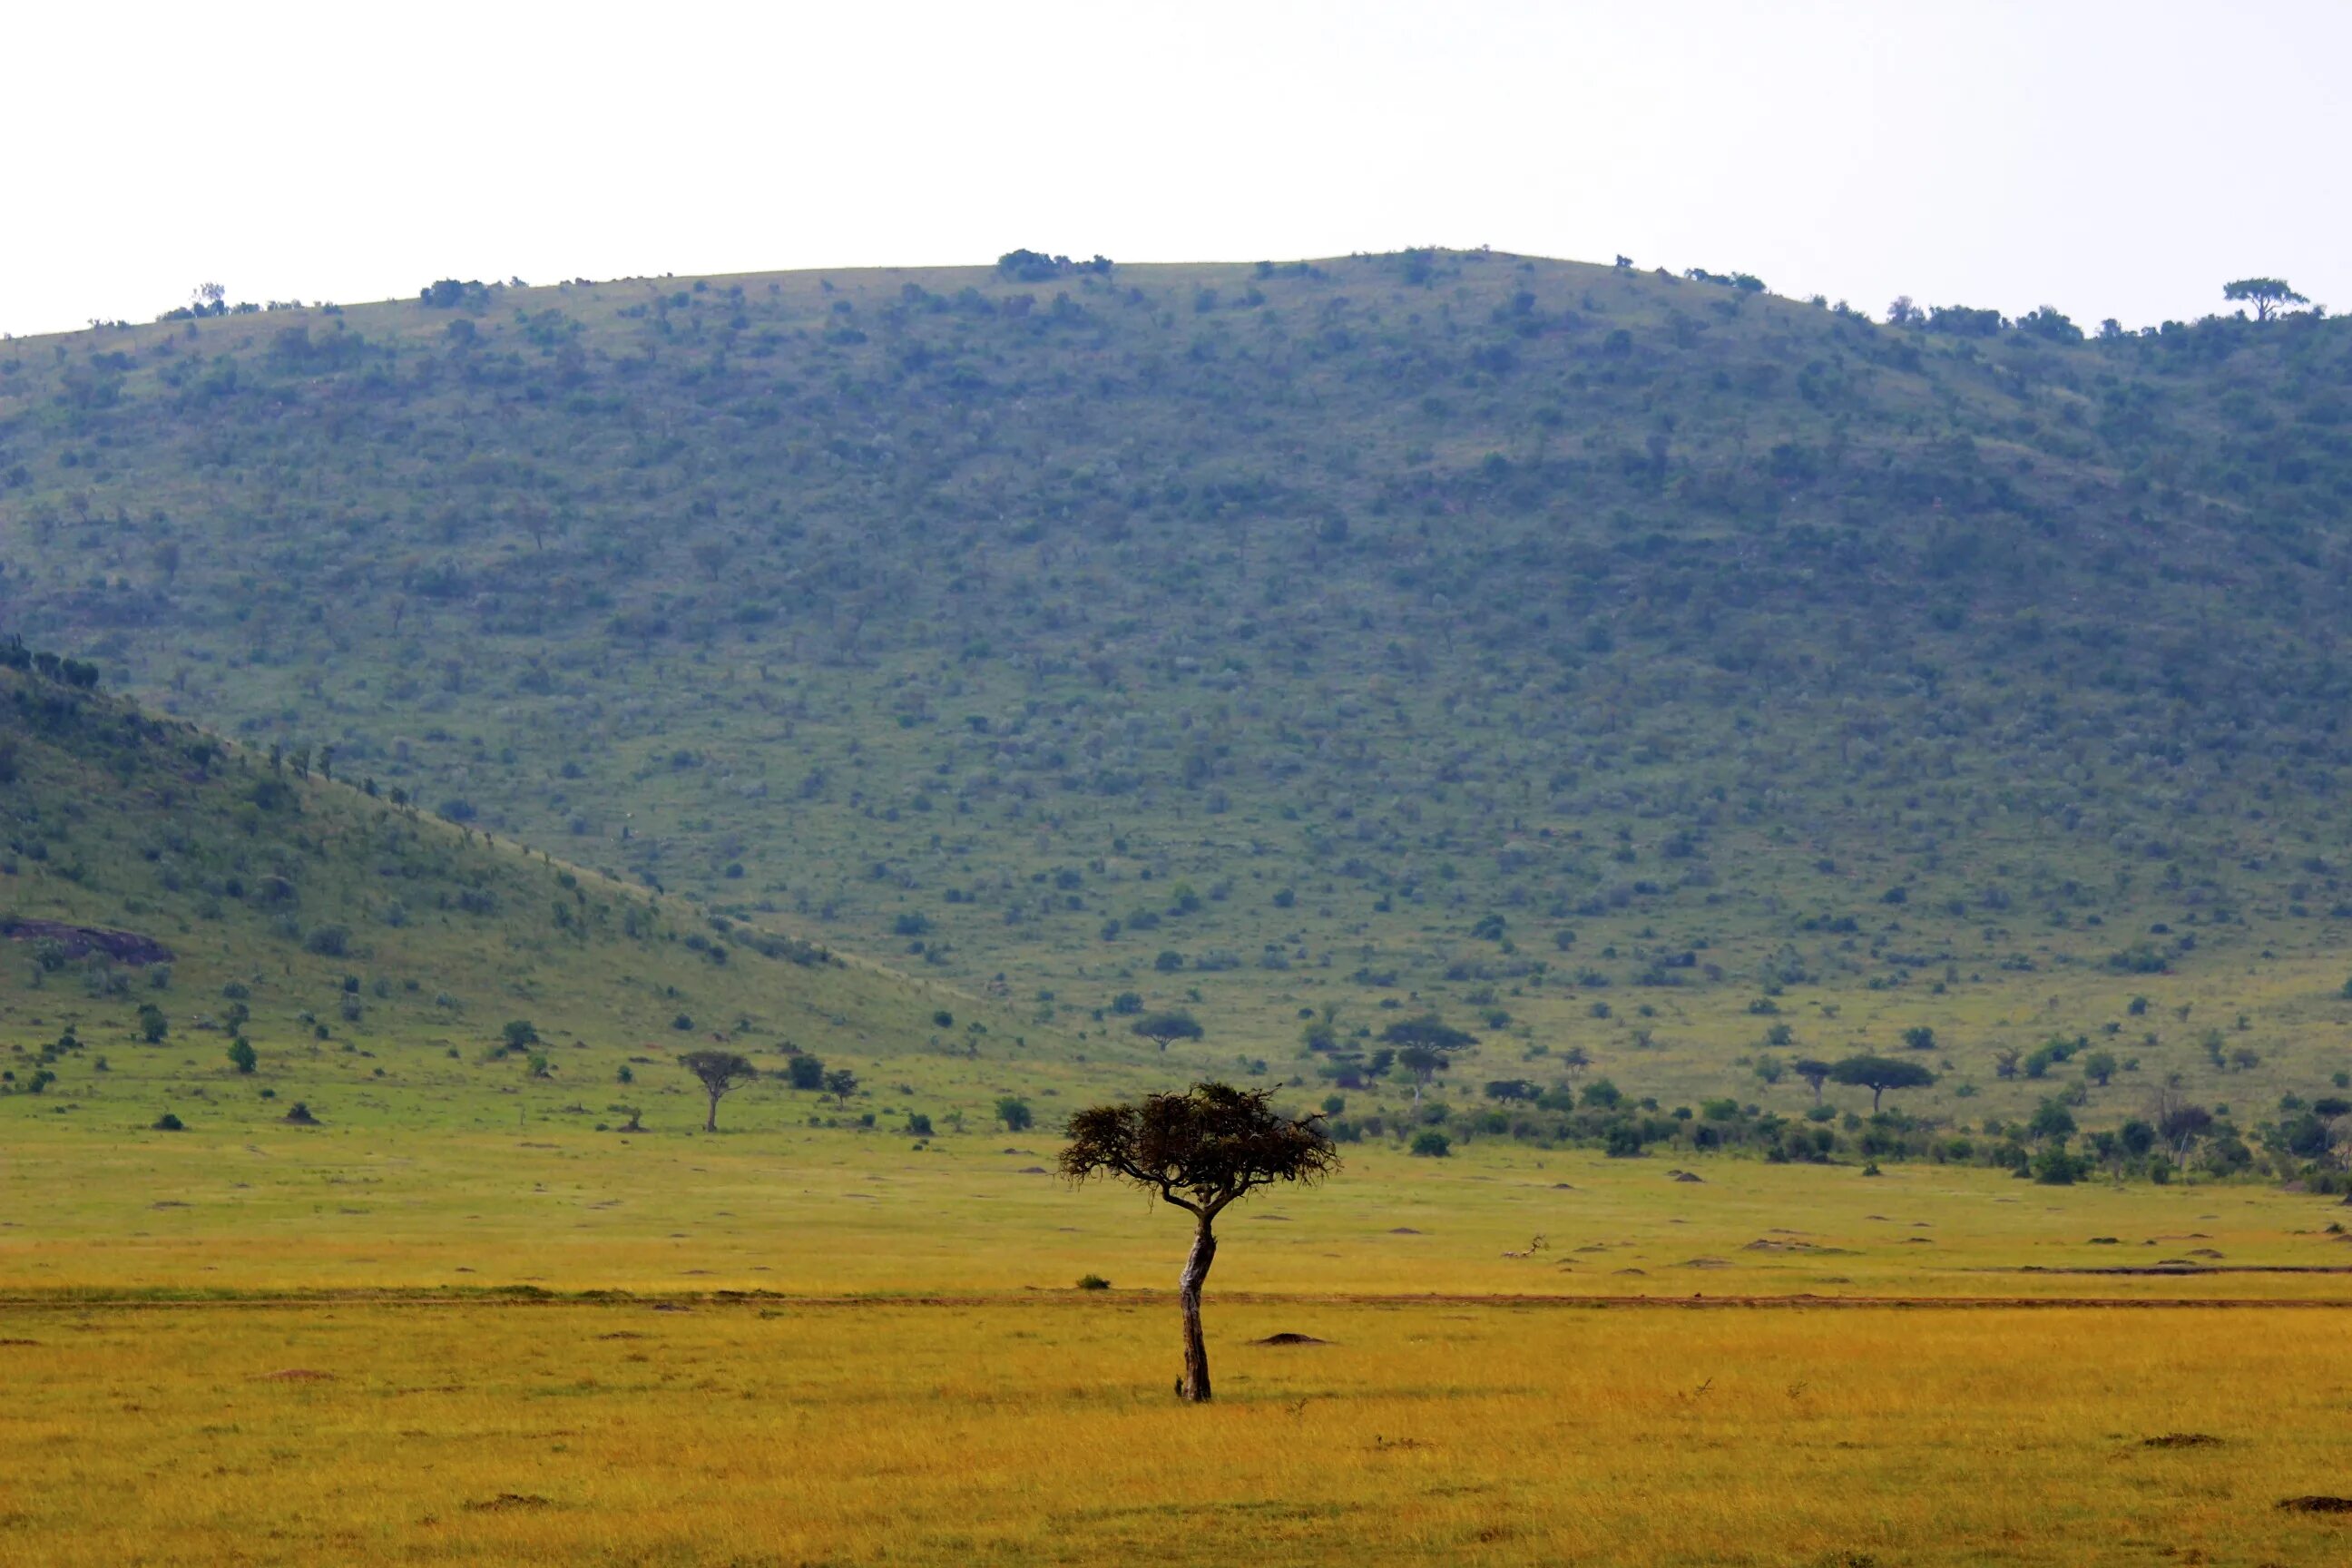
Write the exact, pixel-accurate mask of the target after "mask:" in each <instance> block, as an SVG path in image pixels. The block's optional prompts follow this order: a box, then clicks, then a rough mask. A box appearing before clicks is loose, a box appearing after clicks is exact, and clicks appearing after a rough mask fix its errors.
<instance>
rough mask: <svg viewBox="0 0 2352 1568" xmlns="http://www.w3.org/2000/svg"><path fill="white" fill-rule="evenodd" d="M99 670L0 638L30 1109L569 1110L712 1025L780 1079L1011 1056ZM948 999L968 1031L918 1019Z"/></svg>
mask: <svg viewBox="0 0 2352 1568" xmlns="http://www.w3.org/2000/svg"><path fill="white" fill-rule="evenodd" d="M95 674H96V671H95V670H94V668H90V667H88V666H83V665H79V664H78V663H73V662H62V663H61V662H59V661H57V660H54V659H47V658H44V659H41V660H39V662H38V663H36V662H35V660H34V659H33V658H31V657H30V656H27V655H26V653H25V652H24V650H23V649H22V647H21V646H20V645H16V644H13V643H11V644H5V645H0V900H5V901H0V1042H5V1044H0V1049H5V1052H6V1053H7V1056H6V1059H5V1061H0V1073H5V1078H0V1090H5V1092H6V1093H8V1094H11V1095H16V1096H22V1097H31V1096H40V1097H41V1098H40V1099H37V1100H34V1099H29V1098H27V1099H25V1100H21V1101H20V1107H19V1108H20V1111H21V1112H22V1113H24V1114H37V1113H40V1112H46V1111H55V1112H56V1113H58V1114H68V1113H70V1112H73V1111H81V1110H97V1109H100V1108H101V1107H102V1106H103V1105H105V1104H107V1103H110V1102H122V1101H126V1100H127V1101H128V1102H129V1103H130V1104H131V1105H132V1106H133V1107H135V1108H138V1109H140V1110H143V1114H144V1115H145V1116H147V1117H152V1116H154V1115H155V1114H156V1113H157V1110H158V1109H159V1108H160V1107H161V1106H163V1105H178V1106H180V1107H181V1108H182V1109H184V1110H187V1109H188V1102H189V1097H191V1096H193V1097H194V1100H199V1101H205V1102H208V1103H207V1105H206V1113H207V1116H208V1119H210V1120H213V1121H218V1120H220V1119H221V1118H223V1117H234V1118H236V1119H241V1120H243V1121H257V1120H271V1119H275V1118H277V1117H279V1116H281V1115H282V1114H283V1113H284V1112H285V1111H286V1110H288V1109H289V1104H290V1102H291V1101H292V1100H296V1099H299V1100H302V1102H303V1103H304V1104H305V1105H306V1106H308V1107H312V1108H315V1109H313V1110H312V1114H314V1115H318V1114H322V1113H323V1114H326V1115H330V1116H331V1117H333V1118H334V1119H335V1121H337V1123H338V1124H341V1125H352V1124H367V1123H371V1122H380V1123H383V1124H394V1123H403V1122H406V1123H415V1124H443V1123H454V1124H456V1125H470V1124H473V1123H475V1122H478V1121H481V1120H482V1119H484V1118H486V1117H487V1118H489V1119H490V1120H491V1122H492V1124H494V1125H495V1124H498V1123H499V1122H500V1121H503V1122H504V1123H505V1124H508V1125H511V1122H512V1119H513V1117H514V1116H515V1115H516V1113H517V1109H518V1107H517V1106H516V1104H514V1103H513V1102H510V1101H502V1100H501V1099H500V1098H499V1097H502V1096H509V1095H513V1094H517V1093H519V1092H526V1091H527V1093H528V1097H529V1098H528V1100H527V1101H526V1103H527V1104H528V1105H529V1106H530V1108H531V1109H534V1110H538V1111H540V1112H541V1113H551V1112H556V1111H562V1112H565V1113H568V1114H571V1115H573V1116H581V1117H586V1116H593V1115H604V1114H608V1113H611V1112H614V1110H616V1109H617V1108H616V1106H615V1105H614V1104H609V1103H608V1102H637V1103H640V1104H644V1105H650V1104H652V1103H653V1102H652V1100H648V1099H646V1097H647V1096H663V1095H671V1094H679V1093H684V1094H687V1095H688V1096H689V1098H691V1097H692V1096H693V1095H694V1093H695V1086H694V1084H693V1082H692V1080H691V1079H689V1078H688V1075H686V1074H685V1073H684V1072H682V1071H681V1070H680V1069H679V1068H677V1066H676V1065H675V1059H674V1058H676V1057H677V1055H678V1054H679V1053H682V1052H685V1051H688V1050H691V1049H696V1048H700V1047H709V1046H712V1045H713V1044H714V1042H716V1043H722V1044H724V1045H726V1046H727V1047H730V1048H731V1049H733V1050H736V1051H738V1052H740V1053H743V1054H745V1055H747V1056H748V1057H749V1058H751V1060H752V1061H753V1062H754V1064H755V1065H756V1066H757V1067H759V1068H761V1070H762V1071H763V1072H764V1073H767V1074H769V1075H772V1077H774V1078H776V1079H780V1080H783V1079H788V1078H789V1073H788V1066H789V1057H788V1052H789V1051H790V1050H794V1049H796V1050H799V1051H802V1052H804V1053H813V1054H816V1055H818V1056H819V1058H820V1059H828V1060H830V1061H831V1062H832V1063H834V1064H835V1066H839V1067H849V1068H855V1069H856V1070H858V1071H859V1072H860V1073H861V1075H862V1076H863V1077H865V1078H866V1079H867V1080H868V1081H869V1082H873V1081H874V1079H875V1074H874V1069H875V1068H877V1067H883V1066H890V1067H893V1068H898V1069H900V1070H904V1069H905V1068H906V1067H907V1066H908V1065H910V1064H912V1065H914V1066H916V1067H917V1068H919V1074H918V1076H921V1077H923V1078H924V1079H925V1080H926V1082H927V1085H928V1086H929V1087H931V1088H935V1089H945V1088H946V1087H947V1086H948V1085H949V1084H950V1083H951V1082H954V1081H957V1080H958V1079H959V1075H960V1074H961V1075H962V1076H971V1075H974V1074H978V1075H982V1076H983V1077H986V1078H987V1079H990V1080H991V1081H992V1080H993V1079H994V1078H998V1077H1002V1076H1003V1073H1004V1072H1005V1071H1007V1070H1010V1069H1008V1068H1006V1066H1005V1065H1004V1064H1003V1062H1002V1061H996V1062H983V1061H982V1058H981V1054H980V1052H979V1050H978V1049H977V1048H976V1047H978V1045H979V1044H980V1043H981V1041H982V1039H983V1038H985V1039H986V1044H987V1045H988V1046H989V1047H990V1051H989V1054H990V1055H991V1056H999V1055H1002V1054H1003V1053H1000V1052H998V1051H997V1050H996V1049H995V1047H996V1046H997V1045H998V1041H997V1040H996V1039H994V1038H987V1037H985V1031H986V1029H987V1023H986V1020H987V1018H988V1017H989V1016H992V1011H991V1009H989V1008H987V1007H986V1006H985V1005H979V1006H977V1007H975V1006H974V1005H972V1001H973V999H971V998H964V997H960V996H957V995H955V994H952V993H950V992H948V991H946V990H945V989H943V988H940V987H936V986H923V985H918V984H913V983H910V982H908V981H907V980H905V979H904V978H902V977H899V976H897V975H893V974H890V973H887V972H884V971H880V970H877V969H874V968H873V967H871V966H870V965H867V964H865V963H860V962H856V961H850V960H845V959H844V958H842V957H840V956H837V955H835V954H833V953H831V952H828V951H827V950H826V949H824V948H823V947H822V946H819V945H817V944H815V943H812V942H803V941H801V940H798V939H795V938H793V937H789V936H782V935H778V934H777V933H775V932H773V931H762V930H760V929H757V928H755V927H752V926H749V925H744V924H740V923H739V922H736V921H730V920H728V919H726V918H724V917H715V918H714V917H711V916H709V915H707V914H706V913H704V912H703V911H699V910H695V909H693V908H691V907H690V906H688V905H685V904H683V903H681V902H680V901H679V900H676V899H673V898H663V897H658V896H656V895H652V894H649V893H646V891H644V890H643V889H629V888H627V887H624V886H621V885H619V884H616V883H614V882H611V881H609V880H607V879H604V878H603V877H600V876H598V875H596V874H595V873H593V872H587V871H583V870H580V869H577V868H572V867H567V866H564V865H562V864H560V863H556V862H552V861H550V860H549V859H547V858H545V857H544V856H541V855H538V854H535V853H532V852H530V851H525V850H522V849H520V848H518V847H514V846H512V845H509V844H500V843H496V842H493V841H492V840H490V839H489V838H488V837H484V836H483V835H480V834H478V833H477V832H476V831H475V830H473V829H471V828H468V827H462V826H453V825H450V824H447V823H445V822H442V821H440V820H439V819H437V818H435V817H432V816H427V815H425V814H423V813H420V812H419V811H417V810H416V809H415V807H414V806H412V805H407V804H405V803H404V802H402V801H399V800H396V799H380V798H371V795H372V793H373V789H370V790H362V789H361V788H355V787H353V786H352V785H350V784H344V783H340V782H335V781H333V780H331V779H330V778H328V777H327V776H326V771H327V770H329V769H331V767H332V762H331V759H330V758H328V757H325V756H322V755H313V754H310V753H308V752H294V753H291V754H285V753H280V752H274V751H273V752H270V753H268V755H267V756H264V755H259V754H253V753H247V752H243V751H242V750H240V749H238V748H236V747H233V746H229V745H226V744H224V743H222V742H219V741H218V740H216V739H215V738H213V737H211V736H209V735H206V734H205V733H204V732H202V731H197V730H195V729H193V728H192V727H190V726H188V725H186V724H184V723H182V722H178V721H162V720H157V719H153V718H151V717H149V716H147V715H145V714H143V713H142V712H141V711H140V710H138V709H136V708H135V707H133V706H131V705H130V704H128V703H125V702H122V701H121V700H115V699H112V698H109V697H106V696H104V695H101V694H100V693H99V692H97V691H95V690H93V689H91V681H92V679H94V677H95ZM951 1008H952V1009H954V1011H953V1012H950V1009H951ZM957 1014H961V1015H963V1016H964V1018H965V1022H966V1024H967V1026H976V1027H977V1028H978V1029H979V1030H980V1031H982V1034H980V1035H975V1036H973V1037H971V1040H969V1041H967V1040H966V1039H965V1038H964V1037H961V1036H959V1035H957V1034H954V1033H952V1032H951V1031H950V1028H948V1027H947V1026H942V1025H940V1023H939V1022H938V1021H937V1019H936V1018H935V1016H934V1015H939V1016H949V1017H953V1016H956V1015H957ZM236 1041H242V1042H244V1043H245V1046H246V1047H247V1051H248V1052H249V1053H250V1054H249V1055H247V1056H246V1057H245V1060H244V1061H243V1063H242V1064H241V1065H240V1063H239V1062H238V1061H237V1060H236V1057H237V1056H238V1055H239V1054H240V1053H239V1052H238V1051H237V1050H236V1047H235V1045H234V1044H233V1042H236ZM1003 1043H1004V1044H1006V1045H1008V1046H1009V1045H1011V1044H1012V1042H1011V1041H1010V1040H1009V1039H1007V1040H1005V1041H1004V1042H1003ZM1041 1043H1042V1042H1041ZM625 1069H627V1070H626V1071H625ZM980 1092H981V1091H980V1090H978V1089H974V1090H972V1091H971V1093H973V1094H978V1093H980ZM752 1098H753V1099H755V1100H777V1101H780V1102H782V1103H784V1104H786V1105H789V1106H792V1107H793V1109H792V1110H791V1114H792V1115H793V1116H794V1117H796V1118H797V1117H800V1116H803V1115H805V1114H808V1113H811V1112H814V1111H816V1110H819V1109H820V1106H819V1101H818V1100H817V1098H816V1097H815V1096H814V1095H813V1094H809V1093H805V1092H804V1093H803V1094H801V1095H799V1096H789V1095H787V1094H785V1093H784V1092H783V1091H782V1090H781V1089H779V1090H778V1091H776V1092H774V1093H768V1092H765V1091H763V1092H762V1093H761V1094H758V1095H754V1096H753V1097H752ZM834 1109H835V1110H837V1111H845V1110H847V1109H848V1101H847V1100H846V1099H844V1100H842V1101H841V1103H840V1104H839V1105H838V1106H837V1107H835V1108H834ZM778 1113H779V1112H778V1111H777V1110H774V1109H770V1110H767V1111H766V1112H764V1113H763V1114H764V1115H766V1116H770V1117H772V1116H773V1115H775V1114H778ZM195 1115H196V1112H195V1111H194V1110H189V1119H190V1120H194V1117H195ZM682 1115H683V1113H682V1112H673V1113H672V1115H671V1116H670V1118H669V1120H672V1121H677V1120H680V1119H681V1117H682ZM109 1120H110V1121H111V1119H109Z"/></svg>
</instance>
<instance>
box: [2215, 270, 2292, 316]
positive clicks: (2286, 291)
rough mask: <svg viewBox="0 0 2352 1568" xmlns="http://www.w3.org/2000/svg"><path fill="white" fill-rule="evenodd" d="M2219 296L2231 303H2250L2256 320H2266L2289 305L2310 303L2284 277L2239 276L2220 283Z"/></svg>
mask: <svg viewBox="0 0 2352 1568" xmlns="http://www.w3.org/2000/svg"><path fill="white" fill-rule="evenodd" d="M2221 298H2222V299H2224V300H2229V301H2230V302H2231V304H2233V305H2252V307H2253V308H2254V320H2256V321H2269V320H2270V319H2271V318H2272V317H2273V316H2275V315H2277V314H2278V313H2279V312H2280V311H2281V310H2285V309H2286V308H2288V307H2289V306H2292V305H2308V304H2310V303H2311V301H2310V300H2307V299H2305V298H2304V297H2303V296H2302V295H2301V294H2298V293H2296V292H2295V291H2294V289H2293V288H2291V287H2290V286H2289V285H2288V283H2287V280H2286V279H2284V278H2241V279H2237V280H2236V281H2235V282H2232V283H2224V284H2222V285H2221Z"/></svg>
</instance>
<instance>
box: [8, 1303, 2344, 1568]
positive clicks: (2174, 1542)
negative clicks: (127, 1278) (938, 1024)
mask: <svg viewBox="0 0 2352 1568" xmlns="http://www.w3.org/2000/svg"><path fill="white" fill-rule="evenodd" d="M1212 1330H1213V1338H1214V1345H1213V1352H1214V1354H1215V1355H1216V1357H1217V1358H1218V1370H1219V1373H1220V1375H1221V1379H1222V1386H1221V1394H1220V1399H1219V1402H1218V1403H1217V1404H1215V1405H1212V1406H1209V1407H1206V1408H1193V1407H1186V1406H1181V1405H1178V1404H1176V1403H1175V1402H1174V1401H1172V1400H1171V1398H1170V1397H1169V1395H1168V1392H1167V1379H1168V1377H1169V1376H1170V1375H1171V1373H1172V1369H1173V1365H1174V1354H1173V1351H1174V1345H1173V1337H1174V1336H1173V1321H1172V1314H1171V1312H1170V1311H1169V1310H1168V1309H1167V1308H1166V1307H1165V1305H1164V1304H1163V1303H1159V1302H1148V1303H1147V1302H1138V1301H1124V1300H1118V1299H1116V1298H1112V1299H1108V1300H1107V1299H1105V1298H1102V1297H1100V1296H1090V1297H1085V1298H1080V1297H1076V1296H1063V1297H1058V1298H1049V1299H1040V1300H1032V1301H1029V1302H1026V1303H1023V1302H1008V1303H1003V1304H994V1305H979V1306H958V1305H926V1304H918V1303H882V1302H874V1301H867V1302H862V1303H836V1304H832V1305H823V1306H810V1305H795V1306H790V1307H775V1306H767V1307H762V1306H760V1305H758V1304H756V1303H731V1304H722V1303H712V1302H702V1303H698V1304H695V1305H693V1306H692V1307H691V1308H690V1309H688V1310H676V1309H672V1310H661V1309H659V1308H656V1307H653V1306H649V1305H646V1304H642V1303H633V1304H626V1305H622V1304H610V1303H606V1304H589V1303H576V1302H565V1303H552V1304H551V1303H531V1304H508V1305H493V1304H486V1303H478V1302H477V1303H471V1304H466V1305H457V1306H426V1305H399V1304H384V1303H376V1304H348V1303H345V1304H320V1303H313V1304H307V1305H277V1306H263V1305H252V1306H239V1307H229V1306H220V1305H211V1306H194V1307H191V1306H176V1305H174V1306H152V1305H151V1306H131V1305H120V1304H118V1305H112V1306H104V1307H95V1308H92V1307H85V1306H71V1305H65V1306H59V1305H52V1306H43V1307H33V1308H17V1309H13V1310H8V1311H7V1312H6V1313H5V1317H0V1340H5V1341H6V1343H5V1345H0V1357H5V1363H0V1364H5V1376H6V1379H7V1386H8V1388H9V1398H8V1405H7V1415H6V1419H5V1422H0V1474H5V1476H6V1477H7V1478H8V1484H7V1487H6V1489H5V1493H0V1497H5V1502H0V1559H5V1560H6V1561H9V1562H39V1563H139V1562H305V1563H317V1562H335V1563H367V1562H386V1563H522V1562H567V1563H743V1564H751V1563H776V1564H789V1563H881V1562H900V1563H906V1562H918V1563H948V1562H955V1563H1110V1562H1150V1563H1203V1564H1212V1563H1232V1562H1234V1561H1236V1560H1237V1558H1238V1557H1240V1556H1242V1555H1244V1554H1246V1555H1250V1556H1265V1557H1269V1558H1271V1559H1274V1560H1278V1561H1282V1562H1286V1563H1320V1562H1393V1561H1433V1560H1443V1561H1458V1562H1466V1563H1771V1564H1782V1563H1803V1564H1810V1563H1837V1564H1852V1563H1880V1564H1887V1565H1892V1564H1896V1563H1919V1564H1927V1563H1955V1564H1957V1563H2056V1562H2065V1563H2152V1562H2158V1561H2165V1562H2183V1563H2213V1564H2223V1563H2334V1562H2340V1561H2342V1560H2343V1557H2344V1554H2345V1552H2346V1550H2347V1531H2348V1530H2352V1525H2347V1523H2345V1522H2343V1521H2341V1520H2339V1519H2338V1518H2337V1517H2336V1516H2334V1515H2329V1514H2325V1513H2303V1512H2296V1511H2293V1510H2282V1509H2281V1508H2280V1507H2279V1506H2278V1505H2279V1503H2280V1502H2281V1500H2284V1499H2288V1498H2292V1497H2297V1496H2305V1495H2310V1494H2328V1493H2331V1492H2334V1491H2338V1490H2343V1489H2346V1488H2345V1487H2344V1483H2343V1479H2342V1478H2343V1475H2344V1471H2345V1468H2346V1465H2347V1460H2352V1453H2347V1447H2352V1415H2347V1409H2346V1405H2347V1393H2352V1386H2347V1385H2352V1348H2347V1336H2346V1334H2345V1319H2344V1315H2343V1314H2342V1313H2341V1312H2338V1311H2334V1310H2311V1309H2297V1308H2291V1307H2270V1308H2256V1309H2246V1310H2216V1309H2211V1308H2196V1307H2184V1308H2175V1309H2168V1310H2024V1309H1989V1310H1968V1309H1951V1308H1945V1309H1937V1310H1898V1309H1889V1308H1848V1309H1838V1308H1829V1307H1818V1306H1817V1307H1801V1308H1785V1309H1780V1310H1738V1311H1724V1312H1710V1311H1693V1310H1673V1309H1652V1310H1643V1309H1632V1308H1603V1309H1578V1308H1567V1307H1542V1308H1538V1307H1516V1308H1514V1307H1496V1306H1486V1307H1472V1306H1458V1305H1450V1304H1433V1303H1418V1304H1387V1305H1373V1304H1361V1303H1355V1304H1335V1303H1330V1302H1318V1301H1315V1300H1287V1301H1281V1302H1264V1303H1257V1304H1249V1305H1228V1306H1226V1307H1225V1308H1223V1309H1222V1310H1213V1312H1212ZM1280 1331H1291V1332H1304V1333H1308V1334H1311V1335H1313V1336H1314V1337H1316V1338H1318V1339H1320V1340H1323V1341H1326V1343H1323V1344H1320V1345H1308V1346H1259V1345H1252V1344H1249V1343H1247V1342H1249V1341H1252V1340H1257V1339H1262V1338H1265V1337H1267V1336H1269V1335H1271V1334H1274V1333H1276V1332H1280ZM2203 1438H2210V1439H2213V1440H2212V1441H2210V1442H2208V1441H2201V1440H2199V1439H2203ZM2152 1440H2154V1441H2152Z"/></svg>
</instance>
